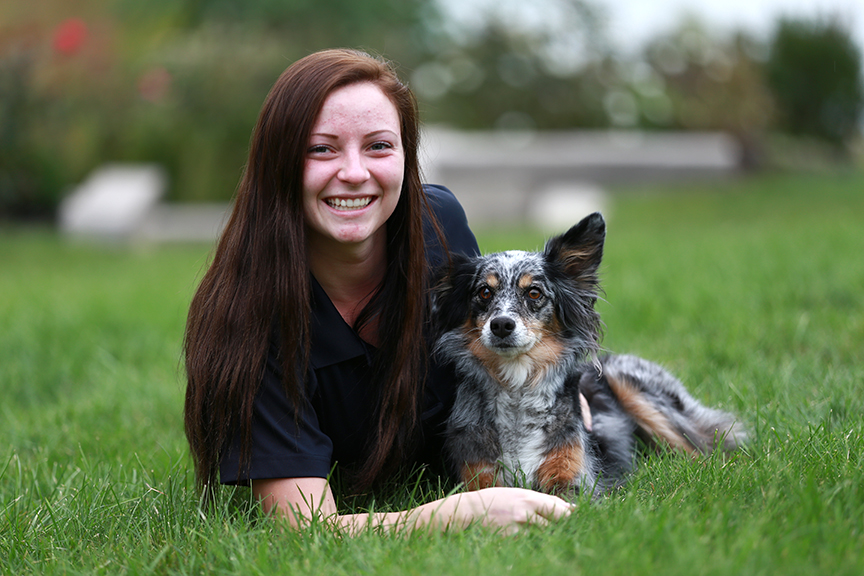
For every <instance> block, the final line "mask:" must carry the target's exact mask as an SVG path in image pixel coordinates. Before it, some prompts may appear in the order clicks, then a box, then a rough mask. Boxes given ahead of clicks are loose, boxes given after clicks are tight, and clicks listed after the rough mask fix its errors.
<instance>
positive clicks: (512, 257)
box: [433, 214, 746, 494]
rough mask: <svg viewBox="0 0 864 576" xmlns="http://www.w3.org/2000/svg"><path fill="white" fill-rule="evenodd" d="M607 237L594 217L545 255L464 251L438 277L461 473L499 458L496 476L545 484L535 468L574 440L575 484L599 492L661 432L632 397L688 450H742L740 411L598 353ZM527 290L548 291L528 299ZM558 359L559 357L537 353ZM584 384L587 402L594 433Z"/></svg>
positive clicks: (452, 439) (451, 434)
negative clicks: (578, 451)
mask: <svg viewBox="0 0 864 576" xmlns="http://www.w3.org/2000/svg"><path fill="white" fill-rule="evenodd" d="M604 238H605V223H604V222H603V219H602V217H601V216H600V215H599V214H594V215H592V216H589V217H588V218H586V219H585V220H583V221H582V222H580V223H579V224H578V225H577V226H574V227H573V228H571V229H570V230H569V231H568V232H567V233H565V234H563V235H561V236H559V237H556V238H553V239H551V240H550V241H549V242H548V243H547V245H546V248H545V249H544V251H543V252H542V253H533V252H519V251H510V252H502V253H497V254H491V255H488V256H483V257H478V258H473V259H471V258H461V257H459V258H456V261H454V263H453V266H452V268H451V269H449V271H448V272H447V273H446V274H443V275H442V277H441V279H440V281H439V282H438V283H437V285H436V288H435V290H434V291H433V313H434V314H433V316H434V317H435V318H436V320H437V322H438V326H437V329H438V334H439V338H438V340H437V345H436V353H437V354H438V356H439V357H440V358H442V359H444V360H446V361H449V362H452V363H453V364H454V365H455V368H456V371H457V373H458V374H459V376H460V377H461V381H460V382H459V385H458V387H457V393H456V400H455V405H454V408H453V411H452V413H451V415H450V418H449V420H448V423H447V431H446V441H445V442H446V444H445V446H446V449H447V451H448V454H449V456H450V460H451V463H452V464H453V465H454V467H455V468H456V469H457V470H459V469H460V467H462V466H463V465H465V464H466V463H478V462H479V463H494V464H495V468H494V473H495V483H496V484H498V485H511V486H512V485H521V486H529V487H532V488H535V489H537V488H541V489H542V488H545V487H544V486H540V484H539V482H538V474H537V473H538V469H539V468H540V466H541V464H542V463H543V461H544V460H545V458H546V457H547V455H548V454H549V453H550V452H551V451H553V450H555V449H556V448H560V447H562V446H567V445H572V444H574V443H575V444H578V445H579V446H581V447H582V448H583V449H584V450H583V451H584V458H583V459H582V460H581V466H580V468H579V473H578V474H577V475H576V476H575V477H574V478H573V480H572V482H571V483H570V484H569V486H568V489H570V490H572V491H582V492H590V493H595V494H596V493H601V492H603V491H604V490H606V489H607V488H609V487H611V486H615V485H618V484H620V483H621V482H622V481H623V479H624V478H625V476H626V474H627V473H628V472H629V471H630V470H632V468H633V466H634V464H635V461H636V456H637V452H638V450H637V448H638V444H639V441H640V440H641V441H644V442H645V443H647V444H653V443H654V442H655V440H656V439H657V436H658V435H660V436H662V433H658V431H657V429H655V428H651V427H650V426H646V424H645V419H644V418H642V419H640V418H639V417H636V415H634V414H633V413H630V412H628V408H627V406H629V405H632V404H633V403H634V402H635V403H636V404H637V405H638V406H637V407H645V406H647V408H646V410H647V411H648V412H649V413H651V414H659V415H661V416H656V417H655V420H658V421H662V422H668V424H669V427H670V428H671V429H673V430H674V433H673V434H672V435H673V436H675V437H677V438H678V439H679V441H680V440H681V439H682V438H683V439H686V440H684V441H683V444H684V445H685V446H684V447H685V449H688V450H690V449H692V450H693V451H694V452H697V451H698V452H710V451H711V450H712V449H713V448H714V447H715V445H716V446H719V447H721V448H722V449H724V450H734V449H735V448H737V447H738V446H739V445H740V443H741V442H743V441H744V440H746V432H745V431H744V429H743V427H742V426H741V425H740V424H739V423H738V422H736V419H735V417H734V416H732V415H731V414H727V413H725V412H721V411H719V410H715V409H712V408H708V407H706V406H703V405H702V404H700V403H699V402H698V401H697V400H695V399H694V398H693V397H692V396H691V395H690V394H689V393H688V392H687V390H686V388H685V387H684V385H683V384H681V382H680V381H679V380H677V379H676V378H675V377H674V376H672V375H671V374H669V373H668V372H667V371H665V370H664V369H663V368H661V367H660V366H658V365H656V364H654V363H651V362H648V361H646V360H643V359H641V358H637V357H635V356H626V355H621V356H616V355H612V356H605V357H602V358H597V357H596V351H597V350H598V347H599V344H598V342H599V327H600V320H599V316H597V314H596V312H595V311H594V302H595V301H596V298H597V292H598V290H599V285H598V284H599V283H598V279H597V267H598V266H599V263H600V259H601V257H602V246H603V241H604ZM526 278H528V279H529V280H530V281H529V280H525V279H526ZM530 289H536V290H539V291H540V293H541V296H540V297H538V298H537V299H536V300H535V299H534V298H532V297H530V296H529V295H528V290H530ZM535 295H536V294H535ZM496 319H497V320H496ZM502 319H504V320H502ZM505 320H506V323H507V324H508V326H507V328H506V329H504V328H502V326H504V323H505V322H504V321H505ZM495 322H498V327H497V329H496V328H495V326H494V323H495ZM543 347H546V348H545V349H544V348H543ZM553 352H554V354H553ZM550 356H554V361H551V362H549V361H541V358H547V359H548V358H549V357H550ZM589 358H594V361H593V362H587V361H586V360H587V359H589ZM622 382H623V383H624V384H625V386H626V390H625V391H626V392H627V393H628V394H629V397H630V399H631V400H633V399H635V400H634V401H631V403H630V404H627V402H626V401H622V398H621V397H619V396H618V395H617V394H618V393H616V392H615V390H619V391H620V390H621V389H622V388H621V386H620V385H618V383H622ZM610 384H611V385H610ZM580 391H581V392H582V393H583V394H584V395H585V397H586V399H587V400H588V402H589V406H590V408H591V414H592V419H593V428H592V431H591V432H589V431H588V430H586V427H585V425H584V421H583V419H582V412H581V407H580V403H579V393H580ZM625 400H626V399H625ZM676 435H677V436H676ZM680 446H681V444H679V447H680ZM558 488H559V489H560V487H558Z"/></svg>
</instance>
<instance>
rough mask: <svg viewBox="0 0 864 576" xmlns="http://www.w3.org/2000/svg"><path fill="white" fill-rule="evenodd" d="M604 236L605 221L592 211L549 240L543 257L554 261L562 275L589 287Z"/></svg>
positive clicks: (590, 286)
mask: <svg viewBox="0 0 864 576" xmlns="http://www.w3.org/2000/svg"><path fill="white" fill-rule="evenodd" d="M605 239H606V222H605V221H604V220H603V216H601V215H600V213H599V212H595V213H593V214H591V215H590V216H586V217H585V218H584V219H583V220H582V221H581V222H579V223H578V224H576V225H575V226H573V227H572V228H570V230H568V231H567V232H565V233H564V234H562V235H560V236H556V237H554V238H552V239H550V240H549V241H548V242H547V243H546V248H545V250H544V251H543V256H544V257H545V258H546V260H547V261H548V262H557V263H558V264H559V265H560V266H561V267H562V270H563V271H564V273H565V274H567V275H568V276H570V277H571V278H572V279H574V280H575V281H576V282H577V283H579V284H584V287H585V288H589V289H590V288H592V287H596V286H597V283H598V280H597V269H598V268H599V267H600V260H602V259H603V242H604V240H605Z"/></svg>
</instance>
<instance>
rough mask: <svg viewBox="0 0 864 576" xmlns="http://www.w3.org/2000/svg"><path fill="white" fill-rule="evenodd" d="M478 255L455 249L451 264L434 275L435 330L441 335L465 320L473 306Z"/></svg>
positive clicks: (434, 334) (434, 332)
mask: <svg viewBox="0 0 864 576" xmlns="http://www.w3.org/2000/svg"><path fill="white" fill-rule="evenodd" d="M474 260H475V259H474V258H471V257H469V256H465V255H464V254H457V253H454V254H452V255H451V257H450V261H451V266H447V265H446V264H444V265H443V266H441V267H440V268H438V270H437V271H436V273H435V274H434V275H433V278H432V294H431V297H432V315H431V316H432V334H433V336H434V337H435V338H438V337H439V336H441V335H442V334H444V333H445V332H447V331H449V330H452V329H453V328H455V327H457V326H459V325H460V324H464V323H465V321H466V320H467V318H468V313H469V310H470V307H471V296H472V293H471V285H472V283H473V281H474V271H475V268H476V266H475V263H474Z"/></svg>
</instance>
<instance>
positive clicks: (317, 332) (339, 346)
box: [309, 276, 371, 369]
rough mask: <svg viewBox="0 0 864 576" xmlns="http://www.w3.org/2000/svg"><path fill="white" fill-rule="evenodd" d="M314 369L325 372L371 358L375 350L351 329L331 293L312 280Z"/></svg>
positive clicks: (312, 361)
mask: <svg viewBox="0 0 864 576" xmlns="http://www.w3.org/2000/svg"><path fill="white" fill-rule="evenodd" d="M310 328H311V336H312V351H311V357H310V359H309V360H310V363H311V364H312V368H315V369H317V368H323V367H325V366H330V365H332V364H338V363H339V362H344V361H345V360H350V359H352V358H356V357H358V356H366V358H367V361H369V360H370V357H371V346H370V345H369V344H366V343H365V342H363V340H362V339H361V338H360V336H358V335H357V333H356V332H355V331H354V329H353V328H351V327H350V326H349V325H348V324H347V323H346V322H345V320H344V319H343V318H342V315H341V314H339V311H338V310H337V309H336V306H334V305H333V302H332V301H331V300H330V297H329V296H327V293H326V292H325V291H324V289H323V288H322V287H321V285H320V284H319V283H318V281H317V280H316V279H315V277H314V276H313V277H312V318H311V325H310Z"/></svg>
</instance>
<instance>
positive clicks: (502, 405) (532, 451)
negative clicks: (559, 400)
mask: <svg viewBox="0 0 864 576" xmlns="http://www.w3.org/2000/svg"><path fill="white" fill-rule="evenodd" d="M551 401H552V400H551V399H550V398H548V396H547V395H545V394H540V393H536V392H535V393H529V394H521V395H517V396H516V397H514V396H511V395H510V394H507V393H505V392H503V391H502V392H501V393H499V394H498V395H496V398H494V400H493V404H494V406H493V407H492V409H493V413H494V414H495V418H494V422H495V427H496V429H497V432H498V439H499V442H500V445H501V448H502V453H501V460H500V464H501V468H500V474H501V476H502V478H501V480H502V481H503V483H504V484H505V485H508V486H522V485H524V486H531V485H532V484H533V483H534V482H535V481H536V480H537V469H538V468H539V467H540V465H541V464H542V463H543V460H544V458H545V450H546V448H547V447H546V446H545V444H546V434H545V432H544V428H545V427H546V425H547V420H548V419H549V417H550V415H549V411H550V410H549V409H550V407H551Z"/></svg>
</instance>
